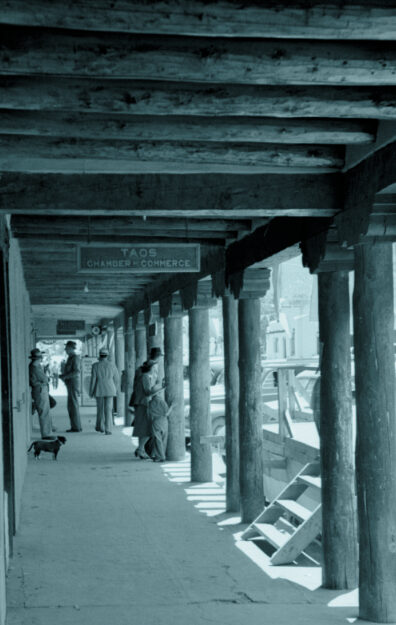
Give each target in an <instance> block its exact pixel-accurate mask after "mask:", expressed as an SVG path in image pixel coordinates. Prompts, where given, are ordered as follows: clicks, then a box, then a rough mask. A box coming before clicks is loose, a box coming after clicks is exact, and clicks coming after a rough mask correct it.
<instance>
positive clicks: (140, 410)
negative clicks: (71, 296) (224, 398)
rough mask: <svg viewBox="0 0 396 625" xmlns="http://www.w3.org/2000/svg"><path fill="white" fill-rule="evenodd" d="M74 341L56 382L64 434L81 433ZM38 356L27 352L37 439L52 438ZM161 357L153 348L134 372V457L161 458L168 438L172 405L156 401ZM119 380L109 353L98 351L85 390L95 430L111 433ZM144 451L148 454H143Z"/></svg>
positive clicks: (160, 389) (160, 382) (78, 369)
mask: <svg viewBox="0 0 396 625" xmlns="http://www.w3.org/2000/svg"><path fill="white" fill-rule="evenodd" d="M76 348H77V344H76V342H75V341H67V343H66V345H65V351H66V353H67V355H68V358H67V361H66V363H65V366H64V368H63V373H62V374H60V375H59V378H60V379H61V380H63V382H64V383H65V385H66V389H67V410H68V413H69V418H70V429H68V430H67V432H81V431H82V427H81V418H80V409H79V395H80V389H81V363H80V358H79V356H78V355H77V353H76ZM43 356H44V352H42V351H40V349H38V348H35V349H32V350H31V352H30V359H31V362H30V365H29V384H30V386H31V390H32V399H33V404H34V409H36V410H37V412H38V418H39V424H40V432H41V438H43V439H50V438H52V432H53V431H55V428H54V427H53V424H52V419H51V414H50V396H49V383H48V377H47V375H46V373H45V371H44V368H43V366H42V362H43ZM161 356H162V352H161V349H160V348H159V347H153V348H152V349H151V351H150V355H149V358H148V360H147V361H146V362H144V363H143V365H142V366H141V367H139V368H138V369H137V371H136V373H135V378H134V383H133V392H132V396H131V399H130V401H129V406H130V407H131V409H132V410H133V411H134V420H133V424H132V425H133V436H136V437H137V438H138V440H139V444H138V448H137V449H136V451H135V455H136V457H138V458H140V459H142V460H143V459H148V458H150V457H151V458H152V459H153V460H154V461H155V462H163V461H164V460H165V452H166V443H167V437H168V416H169V414H170V412H171V410H172V406H168V405H167V404H166V402H165V400H164V399H163V398H162V397H161V394H163V391H164V384H163V380H160V379H159V368H158V363H159V359H160V358H161ZM119 383H120V379H119V373H118V370H117V367H116V366H115V364H114V363H112V362H111V361H110V360H109V351H108V350H107V349H106V348H104V347H103V348H101V349H100V351H99V360H98V362H96V363H94V364H93V365H92V371H91V380H90V386H89V395H90V397H95V399H96V408H97V410H96V426H95V430H96V431H97V432H104V433H105V434H107V435H109V434H111V433H112V432H111V426H112V416H113V415H112V412H113V398H114V397H115V396H116V395H117V390H118V387H119ZM147 450H149V452H150V453H147Z"/></svg>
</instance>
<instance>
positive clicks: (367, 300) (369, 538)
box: [353, 242, 396, 623]
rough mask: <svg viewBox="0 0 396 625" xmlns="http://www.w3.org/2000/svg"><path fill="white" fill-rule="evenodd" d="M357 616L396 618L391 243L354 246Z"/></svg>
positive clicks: (379, 619) (395, 423) (377, 619)
mask: <svg viewBox="0 0 396 625" xmlns="http://www.w3.org/2000/svg"><path fill="white" fill-rule="evenodd" d="M353 313H354V345H355V375H356V413H357V444H356V472H357V498H358V516H359V562H360V571H359V594H360V608H359V617H360V618H361V619H363V620H367V621H375V622H381V623H392V622H395V621H396V592H395V580H396V419H395V357H394V350H393V333H394V330H393V328H394V305H393V266H392V243H383V242H370V243H364V244H361V245H357V246H356V247H355V289H354V296H353Z"/></svg>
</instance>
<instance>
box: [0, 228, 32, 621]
mask: <svg viewBox="0 0 396 625" xmlns="http://www.w3.org/2000/svg"><path fill="white" fill-rule="evenodd" d="M7 240H8V231H7V224H6V221H5V219H4V218H3V219H1V220H0V252H1V253H2V254H3V261H4V267H5V268H8V285H9V310H8V313H9V314H8V319H9V322H8V329H9V342H10V358H9V360H8V366H9V367H10V371H11V395H12V404H11V405H12V412H11V414H12V422H13V428H12V429H13V457H14V463H13V466H14V493H15V526H16V528H18V525H19V519H20V510H21V497H22V488H23V482H24V477H25V471H26V464H27V454H26V450H27V447H28V444H29V440H30V433H31V409H30V405H31V399H30V389H29V380H28V362H29V360H28V355H29V352H30V350H31V349H32V347H33V344H32V343H33V335H32V325H31V309H30V301H29V294H28V292H27V290H26V286H25V280H24V276H23V270H22V263H21V256H20V252H19V245H18V242H17V241H16V240H12V239H11V240H10V242H9V247H8V245H7ZM7 261H8V262H7ZM3 287H4V283H3V282H1V283H0V289H1V291H4V288H3ZM0 297H1V298H2V302H3V304H4V302H6V301H7V297H6V294H5V293H4V292H1V293H0ZM4 326H7V323H3V324H2V328H1V329H0V331H1V332H2V334H3V333H4V331H5V330H6V327H4ZM3 336H4V335H3ZM2 349H3V350H4V343H2ZM6 351H7V350H4V352H6ZM4 352H3V354H4ZM0 384H2V377H1V375H0ZM0 390H1V389H0ZM4 415H6V412H5V411H3V406H2V392H0V418H1V420H3V418H6V417H5V416H4ZM7 419H8V416H7ZM3 425H4V424H3V422H2V426H3ZM6 429H7V426H6ZM5 462H6V460H5V457H4V447H3V427H1V428H0V490H1V493H0V554H1V555H0V625H3V623H4V622H5V614H6V591H5V577H6V571H7V566H8V562H9V547H10V545H9V541H8V504H7V495H6V493H5V490H4V476H5Z"/></svg>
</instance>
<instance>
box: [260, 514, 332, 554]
mask: <svg viewBox="0 0 396 625" xmlns="http://www.w3.org/2000/svg"><path fill="white" fill-rule="evenodd" d="M321 526H322V511H321V506H320V505H319V506H318V507H317V508H316V510H315V511H314V512H313V513H312V514H311V516H310V517H309V518H308V519H307V520H306V521H304V522H303V523H302V524H301V525H300V526H299V527H298V528H297V530H296V531H295V533H294V534H293V536H292V538H291V539H290V540H289V541H287V542H286V541H285V542H284V544H283V545H282V546H281V547H280V549H279V550H278V551H277V552H276V553H274V555H273V556H272V558H271V563H272V564H274V565H279V564H288V563H290V562H293V560H295V559H296V557H297V556H298V555H299V554H300V553H301V552H302V551H303V550H304V549H305V548H306V547H308V545H309V544H310V543H311V542H312V541H313V540H314V539H315V538H316V537H317V535H318V534H320V531H321Z"/></svg>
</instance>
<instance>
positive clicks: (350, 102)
mask: <svg viewBox="0 0 396 625" xmlns="http://www.w3.org/2000/svg"><path fill="white" fill-rule="evenodd" d="M0 108H3V109H21V110H23V109H25V110H30V111H36V110H38V111H67V112H68V114H70V113H78V112H81V113H94V112H96V113H105V114H106V115H108V114H109V113H111V112H112V113H127V114H132V115H145V116H146V115H165V116H169V115H170V114H172V113H173V114H175V115H199V116H210V117H212V116H224V115H228V116H230V115H233V116H239V117H245V116H263V117H280V118H284V117H287V118H294V117H333V118H340V117H347V118H372V119H376V118H378V119H396V87H392V86H383V87H370V88H367V87H358V86H357V87H353V88H352V87H328V86H327V87H325V86H320V87H319V86H310V87H293V86H288V87H282V86H268V85H267V86H254V85H221V86H218V85H215V84H210V83H207V84H206V85H197V84H193V83H191V84H186V83H184V84H181V83H172V82H170V83H169V82H166V83H164V82H144V81H128V80H122V81H120V80H95V79H94V78H88V77H86V78H70V77H62V78H60V77H56V76H51V77H43V76H9V77H4V76H3V77H1V76H0Z"/></svg>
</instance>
